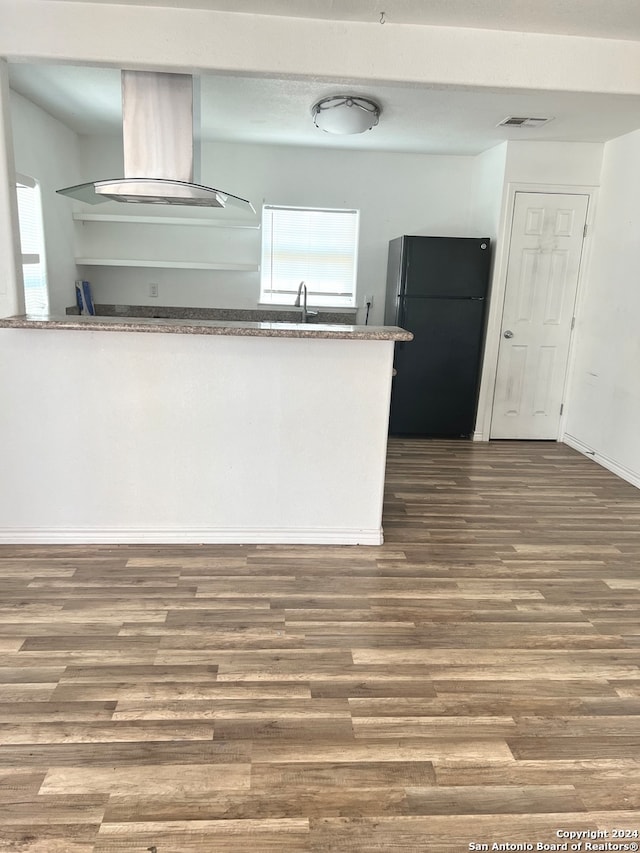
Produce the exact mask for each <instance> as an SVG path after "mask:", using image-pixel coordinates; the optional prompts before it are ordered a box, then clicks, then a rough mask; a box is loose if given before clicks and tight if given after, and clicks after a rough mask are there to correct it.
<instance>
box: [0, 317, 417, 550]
mask: <svg viewBox="0 0 640 853" xmlns="http://www.w3.org/2000/svg"><path fill="white" fill-rule="evenodd" d="M411 339H412V334H411V333H410V332H407V331H405V330H403V329H399V328H396V327H376V326H347V325H321V324H312V323H309V324H297V323H249V322H217V321H205V320H202V321H186V320H157V319H141V318H130V319H128V318H122V317H87V316H75V317H74V316H65V317H57V318H56V317H50V318H46V319H39V318H30V317H11V318H4V319H0V345H1V350H2V352H3V354H4V355H3V358H2V359H0V395H1V399H2V407H1V412H0V435H1V437H2V446H3V453H2V455H1V457H0V484H1V485H0V542H2V543H158V544H167V543H175V544H178V543H238V544H246V543H282V544H293V543H296V544H300V543H306V544H345V545H348V544H368V545H379V544H381V543H382V541H383V531H382V499H383V489H384V475H385V462H386V447H387V430H388V420H389V405H390V395H391V378H392V370H393V349H394V345H395V342H407V341H410V340H411Z"/></svg>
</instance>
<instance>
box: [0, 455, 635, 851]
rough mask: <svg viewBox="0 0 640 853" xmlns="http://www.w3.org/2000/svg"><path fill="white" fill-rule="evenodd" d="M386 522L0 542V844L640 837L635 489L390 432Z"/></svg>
mask: <svg viewBox="0 0 640 853" xmlns="http://www.w3.org/2000/svg"><path fill="white" fill-rule="evenodd" d="M384 526H385V536H386V542H385V545H384V546H382V547H380V548H376V547H349V546H346V547H338V546H335V547H334V546H329V547H308V546H279V547H275V546H222V545H220V546H184V547H160V546H158V547H150V546H149V547H143V546H139V547H130V546H96V547H85V546H77V547H71V546H61V547H45V546H42V547H37V546H15V547H14V546H3V547H1V548H0V585H1V586H0V590H1V598H0V654H1V658H0V851H5V850H7V851H20V853H90V851H92V853H116V851H118V853H121V851H127V853H138V852H139V851H140V853H142V851H151V853H262V851H277V853H342V851H349V853H356V851H357V853H368V851H377V853H395V851H398V853H399V851H402V853H414V851H415V853H417V852H418V851H420V853H424V851H428V853H440V851H442V853H444V851H446V853H462V851H469V850H483V849H488V850H491V849H492V845H494V844H496V845H518V846H514V847H504V846H503V847H499V846H498V847H494V848H493V849H512V850H513V849H534V850H535V849H547V850H554V849H560V850H561V849H568V850H571V849H574V850H576V849H579V850H580V851H585V850H589V849H591V850H618V849H621V850H624V849H626V850H634V849H637V844H638V843H639V842H640V838H639V837H638V835H639V834H640V568H639V566H640V492H639V491H638V490H636V489H635V488H633V487H632V486H631V485H629V484H627V483H625V482H623V481H621V480H619V479H617V478H616V477H615V476H614V475H613V474H610V473H609V472H607V471H606V470H604V469H603V468H600V467H599V466H598V465H596V464H594V463H593V462H591V461H590V460H588V459H585V458H584V457H582V456H580V455H579V454H577V453H575V452H574V451H572V450H571V449H569V448H567V447H565V446H563V445H559V444H554V443H530V442H513V443H511V442H495V443H491V444H473V443H468V442H446V441H425V440H406V441H403V440H398V439H395V440H393V441H392V442H391V444H390V450H389V463H388V477H387V501H386V509H385V524H384ZM616 831H618V832H622V833H623V834H624V831H628V832H630V833H634V832H635V835H633V834H631V835H629V836H628V837H627V838H625V837H616V836H615V835H614V833H615V832H616ZM570 832H573V833H585V835H583V836H582V837H580V836H574V837H573V838H572V839H571V840H569V836H568V835H558V833H570ZM565 842H567V844H568V846H567V847H561V846H556V847H554V846H552V845H561V844H563V843H565ZM571 843H573V844H578V843H579V844H580V847H579V848H578V847H573V848H572V847H571ZM588 844H591V845H594V846H591V847H588V846H587V845H588ZM598 844H599V845H616V844H618V845H619V844H627V845H630V846H627V847H626V848H624V847H615V846H600V847H598V846H595V845H598ZM633 844H635V845H636V848H634V847H633V846H632V845H633ZM484 845H487V846H486V847H485V846H484ZM527 845H532V846H531V847H527ZM537 845H549V846H546V847H544V846H542V847H537Z"/></svg>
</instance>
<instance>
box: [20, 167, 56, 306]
mask: <svg viewBox="0 0 640 853" xmlns="http://www.w3.org/2000/svg"><path fill="white" fill-rule="evenodd" d="M16 192H17V196H18V220H19V224H20V244H21V246H22V277H23V279H24V301H25V308H26V312H27V314H47V313H48V311H49V294H48V291H47V270H46V265H45V257H44V236H43V232H42V205H41V202H40V187H39V186H38V184H37V183H36V182H35V181H34V180H33V179H32V178H27V177H25V176H24V175H18V178H17V181H16Z"/></svg>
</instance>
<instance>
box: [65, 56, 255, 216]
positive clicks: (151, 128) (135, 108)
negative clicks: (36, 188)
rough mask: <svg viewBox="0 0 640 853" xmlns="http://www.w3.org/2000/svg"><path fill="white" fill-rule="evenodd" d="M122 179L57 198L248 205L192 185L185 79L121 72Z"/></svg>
mask: <svg viewBox="0 0 640 853" xmlns="http://www.w3.org/2000/svg"><path fill="white" fill-rule="evenodd" d="M122 137H123V147H124V178H109V179H107V180H99V181H92V182H91V183H88V184H78V186H75V187H65V188H64V189H61V190H58V192H59V193H61V194H62V195H67V196H70V197H71V198H76V199H78V200H79V201H84V202H87V203H88V204H101V203H102V202H105V201H121V202H129V203H135V204H179V205H190V206H195V207H227V206H229V205H231V206H233V207H241V208H243V209H245V210H248V211H250V212H253V213H255V210H254V208H253V205H252V204H251V202H249V201H247V199H245V198H240V197H239V196H236V195H232V194H231V193H228V192H225V191H223V190H217V189H213V188H212V187H205V186H202V185H201V184H198V183H194V165H196V166H197V165H198V164H197V163H195V164H194V159H195V156H194V155H195V152H196V149H195V144H194V98H193V78H192V77H191V75H190V74H166V73H160V72H149V71H123V72H122Z"/></svg>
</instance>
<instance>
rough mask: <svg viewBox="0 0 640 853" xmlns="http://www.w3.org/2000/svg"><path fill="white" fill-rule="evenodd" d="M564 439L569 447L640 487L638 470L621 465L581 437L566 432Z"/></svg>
mask: <svg viewBox="0 0 640 853" xmlns="http://www.w3.org/2000/svg"><path fill="white" fill-rule="evenodd" d="M562 441H563V442H564V444H568V445H569V447H572V448H573V449H574V450H577V451H578V453H582V454H583V455H584V456H588V457H589V459H593V461H594V462H597V463H598V465H602V467H603V468H606V469H607V471H611V473H612V474H616V476H618V477H620V478H621V479H622V480H626V481H627V483H631V485H632V486H635V487H636V488H637V489H640V474H639V473H638V472H637V471H632V470H631V469H630V468H627V467H626V466H625V465H621V464H620V463H619V462H616V461H615V459H610V458H609V457H608V456H605V455H604V454H602V453H598V451H597V450H594V449H593V448H592V447H589V445H587V444H585V443H584V442H583V441H580V439H579V438H576V437H575V436H574V435H569V433H566V432H565V434H564V435H563V437H562Z"/></svg>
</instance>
